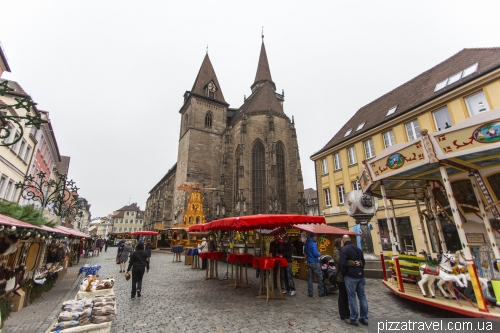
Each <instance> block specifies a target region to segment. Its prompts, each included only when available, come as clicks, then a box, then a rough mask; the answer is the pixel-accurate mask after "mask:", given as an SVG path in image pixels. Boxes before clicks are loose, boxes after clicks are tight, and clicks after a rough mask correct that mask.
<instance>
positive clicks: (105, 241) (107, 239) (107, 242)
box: [104, 238, 110, 252]
mask: <svg viewBox="0 0 500 333" xmlns="http://www.w3.org/2000/svg"><path fill="white" fill-rule="evenodd" d="M109 243H110V240H109V238H106V239H105V240H104V252H108V246H109Z"/></svg>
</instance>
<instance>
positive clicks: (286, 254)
mask: <svg viewBox="0 0 500 333" xmlns="http://www.w3.org/2000/svg"><path fill="white" fill-rule="evenodd" d="M281 254H282V255H283V258H285V259H286V261H287V262H288V266H287V267H285V268H282V269H281V281H282V283H284V285H285V290H284V291H283V294H285V293H288V292H289V293H290V296H294V295H295V283H294V281H293V274H292V255H293V246H292V243H290V238H289V237H288V235H285V236H284V237H283V250H282V251H281Z"/></svg>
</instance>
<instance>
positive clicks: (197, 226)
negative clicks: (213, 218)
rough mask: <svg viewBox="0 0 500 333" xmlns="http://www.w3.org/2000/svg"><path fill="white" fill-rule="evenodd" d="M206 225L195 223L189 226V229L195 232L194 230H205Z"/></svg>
mask: <svg viewBox="0 0 500 333" xmlns="http://www.w3.org/2000/svg"><path fill="white" fill-rule="evenodd" d="M204 230H205V227H204V224H195V225H192V226H190V227H189V229H188V231H189V232H193V231H204Z"/></svg>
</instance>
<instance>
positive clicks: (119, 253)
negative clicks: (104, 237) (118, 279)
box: [116, 237, 125, 273]
mask: <svg viewBox="0 0 500 333" xmlns="http://www.w3.org/2000/svg"><path fill="white" fill-rule="evenodd" d="M117 245H118V252H117V254H116V263H117V264H119V263H120V257H121V256H122V252H123V248H124V247H125V237H123V238H122V239H121V240H120V241H119V242H118V244H117ZM120 273H121V270H120Z"/></svg>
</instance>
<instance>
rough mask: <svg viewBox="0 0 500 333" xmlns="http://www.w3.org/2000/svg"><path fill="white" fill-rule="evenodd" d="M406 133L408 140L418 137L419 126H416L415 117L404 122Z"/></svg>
mask: <svg viewBox="0 0 500 333" xmlns="http://www.w3.org/2000/svg"><path fill="white" fill-rule="evenodd" d="M405 128H406V135H407V136H408V141H413V140H415V139H418V138H420V126H418V120H417V119H415V120H413V121H411V122H409V123H406V124H405Z"/></svg>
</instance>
